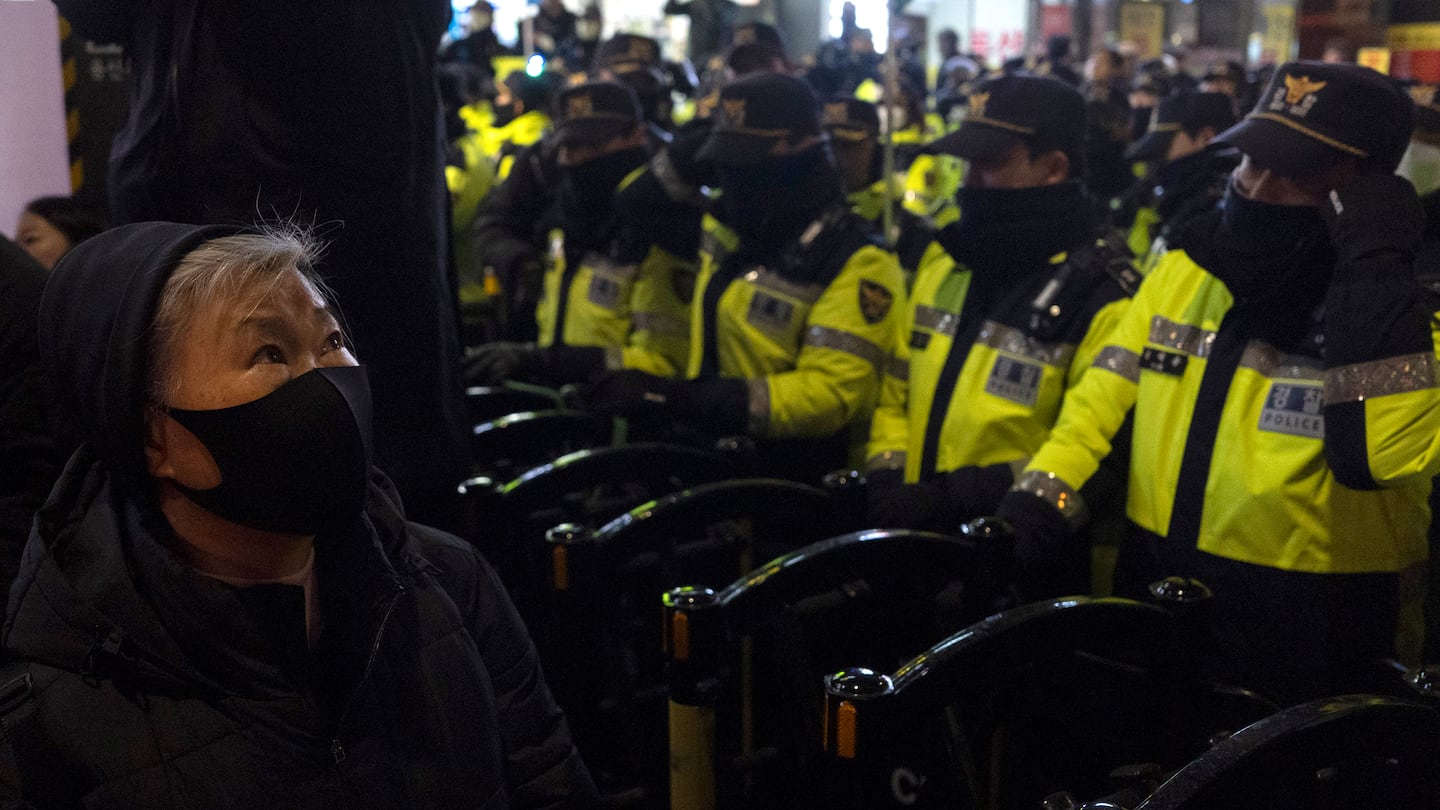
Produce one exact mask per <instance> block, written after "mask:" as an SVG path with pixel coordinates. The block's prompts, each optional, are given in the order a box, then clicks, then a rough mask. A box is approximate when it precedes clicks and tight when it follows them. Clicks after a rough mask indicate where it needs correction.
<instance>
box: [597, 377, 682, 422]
mask: <svg viewBox="0 0 1440 810" xmlns="http://www.w3.org/2000/svg"><path fill="white" fill-rule="evenodd" d="M682 382H683V381H682V380H672V379H670V378H668V377H657V376H655V375H654V374H646V373H645V372H643V371H636V370H634V369H624V370H622V371H612V372H610V373H609V374H603V375H601V376H600V377H599V378H598V379H597V380H595V382H593V383H591V384H590V385H588V386H585V387H584V388H582V389H581V390H580V392H579V405H580V406H581V407H583V408H584V409H585V410H588V411H592V412H594V413H598V414H600V415H602V416H623V417H626V418H635V417H657V416H663V415H668V414H671V413H673V412H674V403H673V402H672V400H673V399H674V397H675V392H676V390H677V389H678V387H679V386H680V384H681V383H682Z"/></svg>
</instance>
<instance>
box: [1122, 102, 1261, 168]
mask: <svg viewBox="0 0 1440 810" xmlns="http://www.w3.org/2000/svg"><path fill="white" fill-rule="evenodd" d="M1233 126H1235V107H1234V100H1233V99H1231V98H1230V97H1229V96H1227V95H1225V94H1224V93H1196V92H1183V93H1177V94H1175V95H1173V96H1171V97H1170V98H1164V99H1161V100H1160V103H1159V104H1157V105H1156V106H1155V115H1154V116H1152V117H1151V119H1150V128H1149V129H1148V130H1146V132H1145V134H1144V135H1143V136H1141V138H1140V140H1138V141H1136V142H1135V143H1133V144H1131V145H1130V148H1129V149H1128V150H1127V151H1126V152H1125V158H1126V159H1127V160H1162V159H1164V157H1165V155H1166V154H1167V153H1169V151H1170V142H1171V141H1173V140H1175V133H1177V132H1181V131H1184V132H1187V133H1195V132H1199V131H1200V130H1202V129H1204V128H1205V127H1210V128H1212V129H1214V130H1215V133H1216V134H1217V135H1218V134H1219V133H1221V132H1224V131H1225V130H1227V129H1229V128H1230V127H1233Z"/></svg>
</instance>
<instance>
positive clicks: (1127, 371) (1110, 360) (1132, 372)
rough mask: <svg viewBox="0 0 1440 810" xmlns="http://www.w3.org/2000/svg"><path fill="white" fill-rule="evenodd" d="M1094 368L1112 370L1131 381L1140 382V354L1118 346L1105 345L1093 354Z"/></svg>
mask: <svg viewBox="0 0 1440 810" xmlns="http://www.w3.org/2000/svg"><path fill="white" fill-rule="evenodd" d="M1091 365H1092V366H1094V367H1095V368H1103V369H1105V370H1106V371H1113V372H1114V373H1116V374H1119V375H1120V376H1121V377H1124V378H1125V379H1127V380H1129V381H1130V382H1132V383H1139V382H1140V355H1138V354H1136V353H1134V352H1132V351H1130V350H1129V349H1125V348H1121V347H1119V346H1106V347H1105V348H1103V349H1101V350H1100V353H1099V354H1097V355H1095V362H1094V363H1091Z"/></svg>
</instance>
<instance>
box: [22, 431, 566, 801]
mask: <svg viewBox="0 0 1440 810" xmlns="http://www.w3.org/2000/svg"><path fill="white" fill-rule="evenodd" d="M122 491H123V488H122V487H119V486H116V485H115V484H114V483H113V482H112V480H111V476H110V475H109V473H108V472H107V467H106V464H105V463H104V462H99V461H95V460H94V458H93V456H92V455H91V454H90V453H89V452H88V451H87V450H86V449H84V448H82V450H81V451H80V452H78V453H77V454H76V456H75V458H74V459H72V461H71V464H70V466H69V467H68V468H67V470H66V471H65V473H64V474H63V475H62V477H61V480H60V483H59V484H57V486H56V489H55V491H54V493H53V494H52V496H51V499H50V501H49V503H48V504H47V506H46V508H45V509H44V510H43V511H42V512H41V514H40V516H39V519H38V520H37V524H36V529H35V532H34V533H33V534H32V535H31V538H30V542H29V545H28V546H27V548H26V553H25V559H24V562H23V567H22V572H21V575H20V577H19V579H17V581H16V584H15V586H14V588H13V590H12V592H11V599H10V608H9V612H8V618H7V621H6V624H5V627H4V634H3V641H4V646H5V649H6V652H7V653H8V654H9V655H11V656H15V657H17V658H19V659H20V661H21V663H12V664H9V665H7V666H6V667H4V668H0V670H3V674H0V684H5V683H8V684H12V685H15V686H16V688H15V689H12V690H11V691H10V692H9V693H8V694H9V695H10V696H11V697H12V698H18V700H15V701H13V702H11V703H10V704H7V705H6V706H3V707H0V712H3V714H0V722H3V723H4V725H5V731H6V733H7V736H8V740H7V742H8V743H9V750H8V751H7V752H6V753H7V754H8V755H9V757H10V758H11V759H10V760H9V761H6V762H5V763H4V767H0V797H3V798H4V799H6V800H11V799H14V798H17V796H23V798H24V800H25V801H26V802H27V803H29V804H31V805H33V806H37V807H81V806H83V807H134V808H172V807H173V808H182V807H183V808H201V807H203V808H229V807H233V808H260V807H264V808H272V807H286V808H288V807H296V808H300V807H307V808H309V807H314V808H320V807H326V808H329V807H335V808H340V807H345V808H364V807H375V808H381V807H383V808H399V807H407V808H410V807H417V808H418V807H427V808H429V807H434V808H441V807H444V808H449V807H474V808H512V807H515V808H584V807H591V806H593V805H594V800H593V790H594V789H593V787H592V785H591V783H590V778H589V775H588V774H587V772H586V771H585V768H584V766H583V765H582V764H581V762H580V760H579V757H578V755H577V754H576V752H575V749H574V747H573V746H572V745H571V742H570V737H569V732H568V729H567V727H566V724H565V721H564V718H563V717H562V715H561V713H560V710H559V709H558V708H557V707H556V705H555V703H554V701H553V700H552V699H551V696H550V693H549V690H548V689H547V687H546V686H545V684H544V682H543V680H542V679H541V674H540V669H539V665H538V663H537V660H536V656H535V651H534V648H533V646H532V645H531V643H530V640H529V637H528V636H527V634H526V631H525V629H524V627H523V625H522V624H521V621H520V619H519V617H518V616H517V615H516V613H515V610H514V608H513V607H512V606H511V604H510V601H509V599H508V597H507V596H506V595H505V592H504V590H503V589H502V588H501V586H500V584H499V582H498V581H497V579H496V577H495V574H494V572H493V571H492V570H491V568H490V567H489V566H488V565H487V564H486V563H485V562H484V560H482V559H481V558H480V557H479V556H478V555H477V554H476V553H475V551H474V550H473V549H472V548H471V547H470V546H469V545H467V544H465V543H463V542H462V541H460V540H458V539H457V538H455V537H452V536H450V535H447V534H444V533H441V532H439V531H437V530H435V529H431V528H428V527H425V526H421V525H418V524H414V523H408V522H406V521H405V520H404V518H403V516H402V514H401V511H400V505H399V501H398V498H397V497H396V496H395V493H394V491H393V489H392V488H391V487H390V486H389V482H388V481H387V480H385V478H384V477H383V475H380V474H379V473H378V472H377V473H375V475H374V477H373V478H372V484H371V488H370V495H369V503H368V505H367V507H366V511H365V514H364V516H363V517H361V518H359V519H358V520H356V521H355V522H354V524H353V525H351V527H350V528H349V529H348V530H347V531H346V532H343V533H341V534H340V535H339V536H321V537H320V538H318V539H317V541H316V546H317V551H316V571H317V579H318V582H319V586H318V587H319V590H320V602H321V615H322V617H323V629H322V631H321V635H320V639H319V641H318V643H317V644H316V646H315V647H314V649H313V650H311V649H310V648H309V647H308V646H307V643H306V637H305V630H304V627H305V622H304V600H303V596H302V591H301V589H300V588H298V587H294V586H286V585H262V586H256V587H250V588H243V589H242V588H234V587H231V586H229V585H226V584H224V583H222V582H220V581H218V580H213V579H210V578H208V577H204V576H202V575H199V574H197V573H195V572H194V571H193V570H192V569H190V568H188V567H187V566H186V565H185V564H184V563H182V562H181V561H180V559H179V558H178V557H177V556H176V555H175V554H174V553H172V552H171V551H170V549H169V543H170V542H172V539H171V534H170V529H169V526H168V524H167V523H166V522H165V521H164V519H163V517H160V516H159V515H158V513H155V512H154V510H147V509H146V508H144V507H142V506H140V505H139V504H137V503H136V502H134V501H133V500H131V499H129V498H127V497H125V496H124V495H122V494H121V493H122ZM26 676H28V678H29V684H30V686H29V689H28V693H27V690H26V689H25V686H24V685H25V683H26V681H25V677H26ZM17 678H18V679H19V680H17ZM0 691H3V686H0Z"/></svg>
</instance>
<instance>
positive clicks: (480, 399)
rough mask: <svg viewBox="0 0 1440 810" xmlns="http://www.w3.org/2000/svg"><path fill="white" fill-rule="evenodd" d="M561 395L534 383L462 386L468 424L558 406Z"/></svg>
mask: <svg viewBox="0 0 1440 810" xmlns="http://www.w3.org/2000/svg"><path fill="white" fill-rule="evenodd" d="M562 405H563V403H562V402H561V401H560V394H559V392H557V391H551V390H549V389H546V388H541V387H539V386H534V385H523V386H522V385H514V384H506V385H497V386H470V387H469V388H466V389H465V410H466V413H468V414H469V416H470V423H471V424H479V423H481V422H489V421H490V420H492V419H499V418H500V417H502V416H507V415H509V414H512V413H524V412H527V411H550V410H556V409H559V408H561V407H562Z"/></svg>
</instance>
